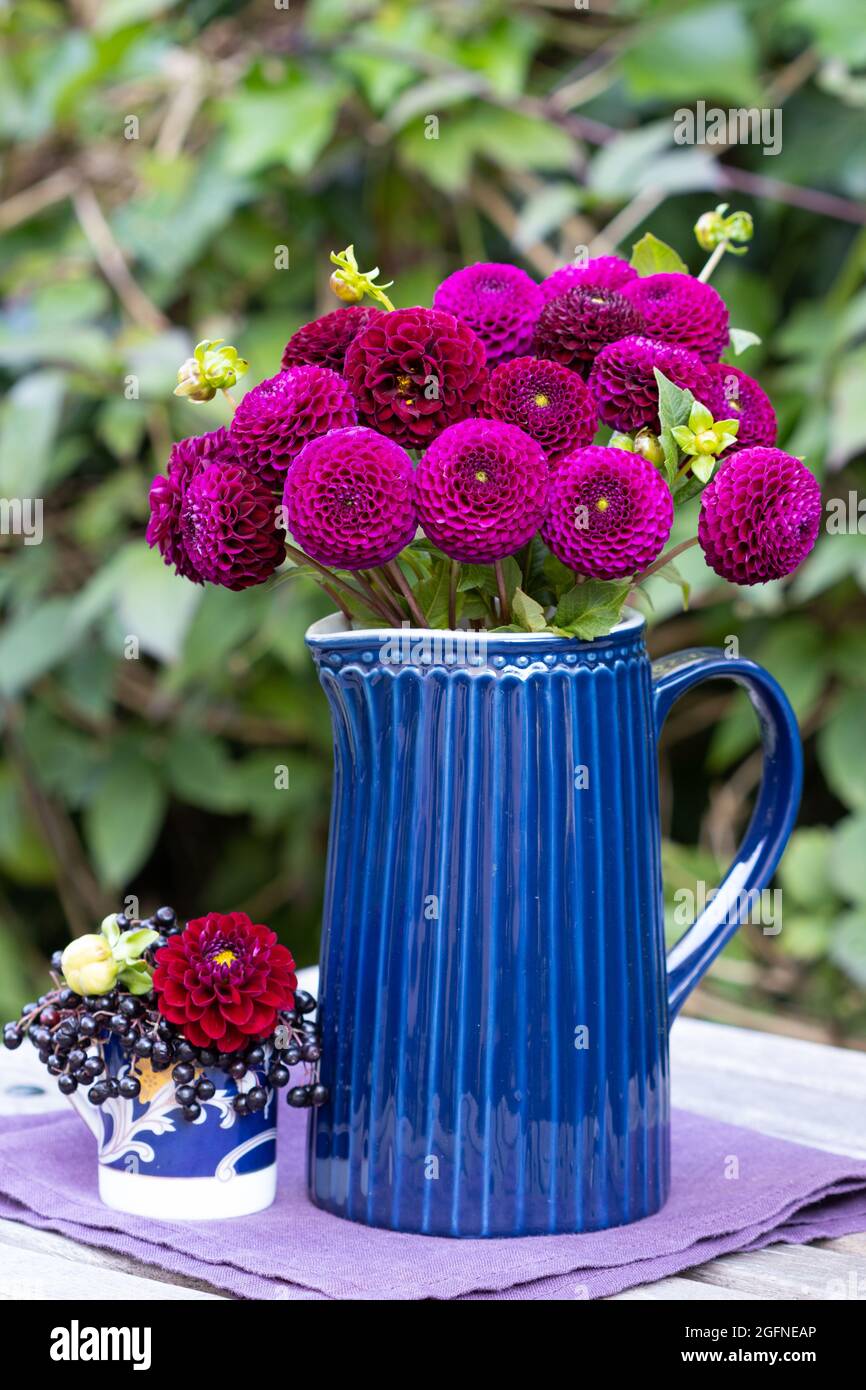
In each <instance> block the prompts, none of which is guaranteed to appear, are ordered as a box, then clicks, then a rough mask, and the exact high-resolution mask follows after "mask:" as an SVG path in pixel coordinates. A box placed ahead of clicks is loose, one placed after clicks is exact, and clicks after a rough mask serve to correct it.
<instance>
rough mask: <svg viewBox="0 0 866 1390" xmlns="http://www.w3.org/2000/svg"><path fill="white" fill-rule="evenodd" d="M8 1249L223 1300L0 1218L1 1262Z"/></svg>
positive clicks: (124, 1259)
mask: <svg viewBox="0 0 866 1390" xmlns="http://www.w3.org/2000/svg"><path fill="white" fill-rule="evenodd" d="M9 1247H11V1248H13V1249H16V1250H28V1251H31V1252H35V1253H38V1254H42V1255H48V1256H50V1257H51V1258H52V1259H53V1260H54V1261H55V1262H56V1263H57V1264H58V1265H59V1264H60V1262H61V1261H64V1260H68V1261H70V1262H72V1263H73V1264H87V1265H92V1266H96V1267H97V1268H99V1269H113V1270H117V1271H118V1272H119V1273H122V1274H131V1275H134V1276H136V1277H137V1278H139V1279H149V1280H153V1281H154V1282H156V1283H165V1284H171V1285H173V1286H174V1287H176V1288H187V1289H194V1290H196V1291H197V1292H200V1293H207V1294H212V1295H214V1296H216V1297H219V1298H225V1297H226V1295H225V1294H224V1293H221V1292H220V1291H219V1290H218V1289H215V1288H214V1287H213V1285H211V1284H208V1283H206V1282H205V1281H204V1280H200V1279H191V1278H187V1276H186V1275H183V1274H175V1273H170V1272H169V1271H168V1270H164V1269H159V1268H156V1267H155V1266H152V1265H148V1264H145V1263H143V1262H142V1261H141V1260H135V1259H132V1258H131V1257H130V1256H128V1255H121V1254H119V1253H118V1252H117V1251H114V1250H107V1249H105V1248H103V1247H100V1246H97V1245H81V1244H79V1243H78V1242H77V1241H74V1240H70V1239H69V1238H68V1237H67V1236H63V1235H60V1234H59V1233H58V1232H57V1231H44V1230H40V1229H39V1228H38V1227H36V1226H25V1225H24V1223H23V1222H21V1221H5V1220H2V1219H0V1261H2V1260H3V1259H4V1258H5V1256H6V1252H7V1249H8V1248H9ZM157 1296H158V1295H157Z"/></svg>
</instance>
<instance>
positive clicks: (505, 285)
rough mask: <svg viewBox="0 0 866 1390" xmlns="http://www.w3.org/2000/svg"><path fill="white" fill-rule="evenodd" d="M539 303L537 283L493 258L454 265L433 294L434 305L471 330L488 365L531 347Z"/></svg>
mask: <svg viewBox="0 0 866 1390" xmlns="http://www.w3.org/2000/svg"><path fill="white" fill-rule="evenodd" d="M542 303H543V300H542V297H541V291H540V289H539V287H538V285H537V284H536V283H535V281H534V280H532V279H530V277H529V276H528V275H527V273H526V271H525V270H521V269H520V268H519V266H516V265H507V264H500V263H499V262H495V261H479V262H478V264H477V265H467V266H464V267H463V268H462V270H455V272H454V274H453V275H449V276H448V277H447V278H446V279H445V280H443V281H442V284H441V285H440V286H439V288H438V289H437V290H436V293H435V294H434V296H433V308H434V309H442V310H444V311H445V313H446V314H453V315H454V317H455V318H456V319H460V320H462V322H463V323H468V324H469V327H470V328H472V329H474V330H475V332H476V333H477V334H478V336H479V338H480V339H481V341H482V343H483V344H484V347H485V349H486V352H487V365H488V367H490V368H491V369H492V368H493V367H495V366H497V365H498V363H500V362H507V361H508V360H509V359H510V358H512V357H519V356H520V354H521V353H524V352H527V351H528V350H529V344H530V342H531V340H532V330H533V328H534V326H535V320H536V319H537V318H538V315H539V313H540V312H541V306H542Z"/></svg>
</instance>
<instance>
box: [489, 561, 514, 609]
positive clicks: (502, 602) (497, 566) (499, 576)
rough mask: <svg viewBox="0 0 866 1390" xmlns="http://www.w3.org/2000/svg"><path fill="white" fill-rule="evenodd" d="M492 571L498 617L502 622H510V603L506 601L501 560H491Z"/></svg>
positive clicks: (506, 592)
mask: <svg viewBox="0 0 866 1390" xmlns="http://www.w3.org/2000/svg"><path fill="white" fill-rule="evenodd" d="M493 572H494V574H495V575H496V588H497V590H498V591H499V619H500V622H502V623H503V624H507V623H510V622H511V605H510V603H509V602H508V590H507V589H506V587H505V573H504V571H503V569H502V561H501V560H494V561H493Z"/></svg>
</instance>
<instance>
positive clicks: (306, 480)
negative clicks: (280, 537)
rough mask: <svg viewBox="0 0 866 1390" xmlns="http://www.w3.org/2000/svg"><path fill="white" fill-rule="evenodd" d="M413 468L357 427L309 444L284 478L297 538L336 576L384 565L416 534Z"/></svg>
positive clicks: (395, 449)
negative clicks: (342, 571)
mask: <svg viewBox="0 0 866 1390" xmlns="http://www.w3.org/2000/svg"><path fill="white" fill-rule="evenodd" d="M414 491H415V489H414V476H413V471H412V461H411V459H410V458H409V455H408V454H407V453H406V452H405V450H403V449H401V448H400V446H399V445H398V444H395V443H394V441H393V440H392V439H385V438H384V437H383V436H382V435H381V434H377V433H376V431H375V430H369V429H366V428H365V427H364V426H363V425H357V426H355V427H354V428H353V429H344V430H334V432H333V433H332V434H328V435H325V436H324V437H323V438H321V439H312V440H310V443H309V444H307V445H306V447H305V448H304V449H302V451H301V453H300V454H299V455H298V457H297V458H296V459H295V462H294V464H293V465H292V468H291V470H290V472H289V474H288V477H287V478H286V483H285V489H284V491H283V504H284V506H285V509H286V521H287V524H288V528H289V530H290V532H291V533H292V536H293V537H294V539H295V540H296V541H297V542H298V544H299V545H300V546H301V547H302V548H303V549H304V550H305V551H306V553H307V554H308V555H309V556H310V557H311V558H312V559H313V560H318V561H319V563H320V564H322V565H334V566H335V567H336V568H337V569H345V570H360V569H367V568H368V567H369V566H370V565H384V564H387V562H388V561H389V560H393V558H394V556H395V555H398V554H399V553H400V551H401V550H402V549H403V548H404V546H407V545H408V544H409V542H410V541H411V540H412V539H413V537H414V535H415V530H416V527H417V517H416V513H415V500H414Z"/></svg>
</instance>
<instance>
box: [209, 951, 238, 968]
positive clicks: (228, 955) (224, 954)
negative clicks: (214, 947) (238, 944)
mask: <svg viewBox="0 0 866 1390" xmlns="http://www.w3.org/2000/svg"><path fill="white" fill-rule="evenodd" d="M233 960H237V956H236V955H235V953H234V951H229V950H225V951H220V953H219V955H218V956H214V964H215V965H231V963H232V961H233Z"/></svg>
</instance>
